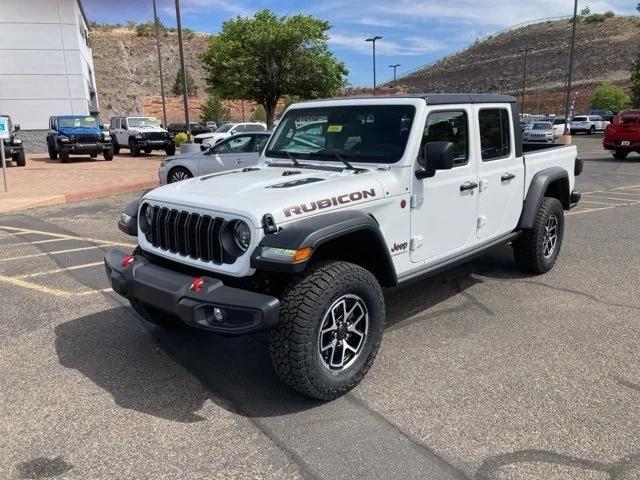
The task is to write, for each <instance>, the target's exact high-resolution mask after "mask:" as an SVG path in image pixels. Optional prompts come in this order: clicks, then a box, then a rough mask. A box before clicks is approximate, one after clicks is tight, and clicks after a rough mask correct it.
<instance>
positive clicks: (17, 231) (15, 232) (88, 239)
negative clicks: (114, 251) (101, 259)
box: [0, 225, 135, 248]
mask: <svg viewBox="0 0 640 480" xmlns="http://www.w3.org/2000/svg"><path fill="white" fill-rule="evenodd" d="M0 230H8V231H10V232H12V234H13V235H27V234H29V233H33V234H39V235H48V236H50V237H56V238H63V239H67V240H83V241H85V242H90V243H100V244H102V245H117V246H121V247H131V248H134V247H135V245H134V244H131V243H121V242H112V241H110V240H102V239H100V238H91V237H81V236H75V235H67V234H63V233H52V232H45V231H42V230H31V229H27V228H19V227H10V226H8V225H0Z"/></svg>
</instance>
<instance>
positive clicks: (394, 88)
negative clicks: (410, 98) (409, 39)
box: [389, 63, 402, 95]
mask: <svg viewBox="0 0 640 480" xmlns="http://www.w3.org/2000/svg"><path fill="white" fill-rule="evenodd" d="M401 66H402V65H401V64H399V63H396V64H393V65H389V68H393V94H394V95H395V94H396V69H397V68H398V67H401Z"/></svg>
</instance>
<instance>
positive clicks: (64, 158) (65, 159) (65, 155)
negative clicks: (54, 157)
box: [60, 150, 69, 163]
mask: <svg viewBox="0 0 640 480" xmlns="http://www.w3.org/2000/svg"><path fill="white" fill-rule="evenodd" d="M68 161H69V152H68V151H66V150H60V163H67V162H68Z"/></svg>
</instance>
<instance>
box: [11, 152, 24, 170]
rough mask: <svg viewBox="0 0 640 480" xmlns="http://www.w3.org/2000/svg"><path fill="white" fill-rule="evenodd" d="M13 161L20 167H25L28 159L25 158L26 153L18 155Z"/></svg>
mask: <svg viewBox="0 0 640 480" xmlns="http://www.w3.org/2000/svg"><path fill="white" fill-rule="evenodd" d="M12 159H13V161H14V162H16V165H17V166H18V167H24V166H26V165H27V157H25V155H24V152H20V153H16V154H15V155H14V156H13V157H12Z"/></svg>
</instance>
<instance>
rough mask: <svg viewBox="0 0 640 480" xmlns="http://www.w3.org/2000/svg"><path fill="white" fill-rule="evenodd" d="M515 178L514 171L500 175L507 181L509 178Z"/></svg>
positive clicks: (501, 178)
mask: <svg viewBox="0 0 640 480" xmlns="http://www.w3.org/2000/svg"><path fill="white" fill-rule="evenodd" d="M514 178H516V176H515V174H514V173H505V174H504V175H502V177H500V180H502V181H503V182H507V181H509V180H513V179H514Z"/></svg>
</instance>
